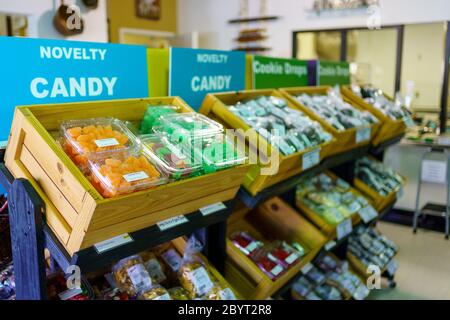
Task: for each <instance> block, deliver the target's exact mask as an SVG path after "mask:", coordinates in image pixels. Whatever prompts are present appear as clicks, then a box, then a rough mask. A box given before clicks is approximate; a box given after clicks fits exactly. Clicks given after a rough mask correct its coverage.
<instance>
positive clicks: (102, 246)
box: [94, 233, 133, 254]
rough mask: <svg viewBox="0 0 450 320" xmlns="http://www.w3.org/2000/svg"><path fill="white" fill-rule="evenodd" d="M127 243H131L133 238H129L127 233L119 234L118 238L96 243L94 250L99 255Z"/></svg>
mask: <svg viewBox="0 0 450 320" xmlns="http://www.w3.org/2000/svg"><path fill="white" fill-rule="evenodd" d="M129 242H133V238H131V236H130V235H129V234H128V233H124V234H121V235H120V236H117V237H114V238H111V239H108V240H105V241H102V242H99V243H96V244H94V248H95V250H97V252H98V253H99V254H101V253H103V252H105V251H108V250H111V249H114V248H117V247H120V246H122V245H124V244H127V243H129Z"/></svg>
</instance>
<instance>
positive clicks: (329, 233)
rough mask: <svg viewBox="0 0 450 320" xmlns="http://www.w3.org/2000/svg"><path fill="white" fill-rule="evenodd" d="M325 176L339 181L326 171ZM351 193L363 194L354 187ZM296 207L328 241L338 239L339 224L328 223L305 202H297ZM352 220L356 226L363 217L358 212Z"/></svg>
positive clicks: (353, 215)
mask: <svg viewBox="0 0 450 320" xmlns="http://www.w3.org/2000/svg"><path fill="white" fill-rule="evenodd" d="M324 174H326V175H327V176H329V177H331V178H332V179H337V176H336V175H334V174H333V173H331V172H330V171H326V172H324ZM350 192H352V193H353V194H355V195H358V196H362V194H361V193H359V192H358V191H357V190H355V189H354V188H352V187H350ZM296 206H297V208H298V209H300V211H301V212H302V213H303V214H304V215H305V216H306V217H307V218H308V219H309V220H310V221H312V222H313V223H314V224H315V225H316V226H317V227H318V228H319V230H320V231H321V232H322V233H323V234H324V235H325V236H326V237H327V239H328V240H335V239H336V237H337V232H336V229H337V227H338V225H339V224H336V225H334V224H330V223H328V222H327V221H326V220H325V219H323V218H322V217H321V216H320V215H319V214H317V213H315V212H314V211H313V210H311V209H310V208H309V207H308V206H306V205H304V204H303V202H300V201H298V200H296ZM351 219H352V226H356V225H357V224H359V223H360V222H361V217H360V216H359V214H358V213H357V212H356V213H354V214H352V216H351Z"/></svg>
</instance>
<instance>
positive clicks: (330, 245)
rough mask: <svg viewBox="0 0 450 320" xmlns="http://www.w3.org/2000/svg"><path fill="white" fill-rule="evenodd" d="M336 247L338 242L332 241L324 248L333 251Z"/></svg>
mask: <svg viewBox="0 0 450 320" xmlns="http://www.w3.org/2000/svg"><path fill="white" fill-rule="evenodd" d="M335 246H336V241H334V240H331V241H329V242H327V243H326V244H325V246H324V248H325V250H327V251H330V250H331V249H333V248H334V247H335Z"/></svg>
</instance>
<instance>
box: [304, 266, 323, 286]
mask: <svg viewBox="0 0 450 320" xmlns="http://www.w3.org/2000/svg"><path fill="white" fill-rule="evenodd" d="M306 277H307V278H308V279H309V280H311V281H312V282H313V283H314V284H315V285H319V284H321V283H323V282H324V281H325V280H326V276H325V274H324V273H322V272H321V271H320V270H319V269H317V267H315V266H313V267H312V268H311V269H310V270H309V271H308V273H307V274H306Z"/></svg>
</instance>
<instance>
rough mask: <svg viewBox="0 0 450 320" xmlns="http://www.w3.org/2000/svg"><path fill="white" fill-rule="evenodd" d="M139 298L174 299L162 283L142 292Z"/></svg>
mask: <svg viewBox="0 0 450 320" xmlns="http://www.w3.org/2000/svg"><path fill="white" fill-rule="evenodd" d="M139 300H172V298H171V296H170V294H169V292H168V291H167V290H166V289H165V288H163V287H162V286H160V285H155V286H153V287H152V288H151V289H149V290H146V291H144V292H142V293H141V294H140V295H139Z"/></svg>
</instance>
